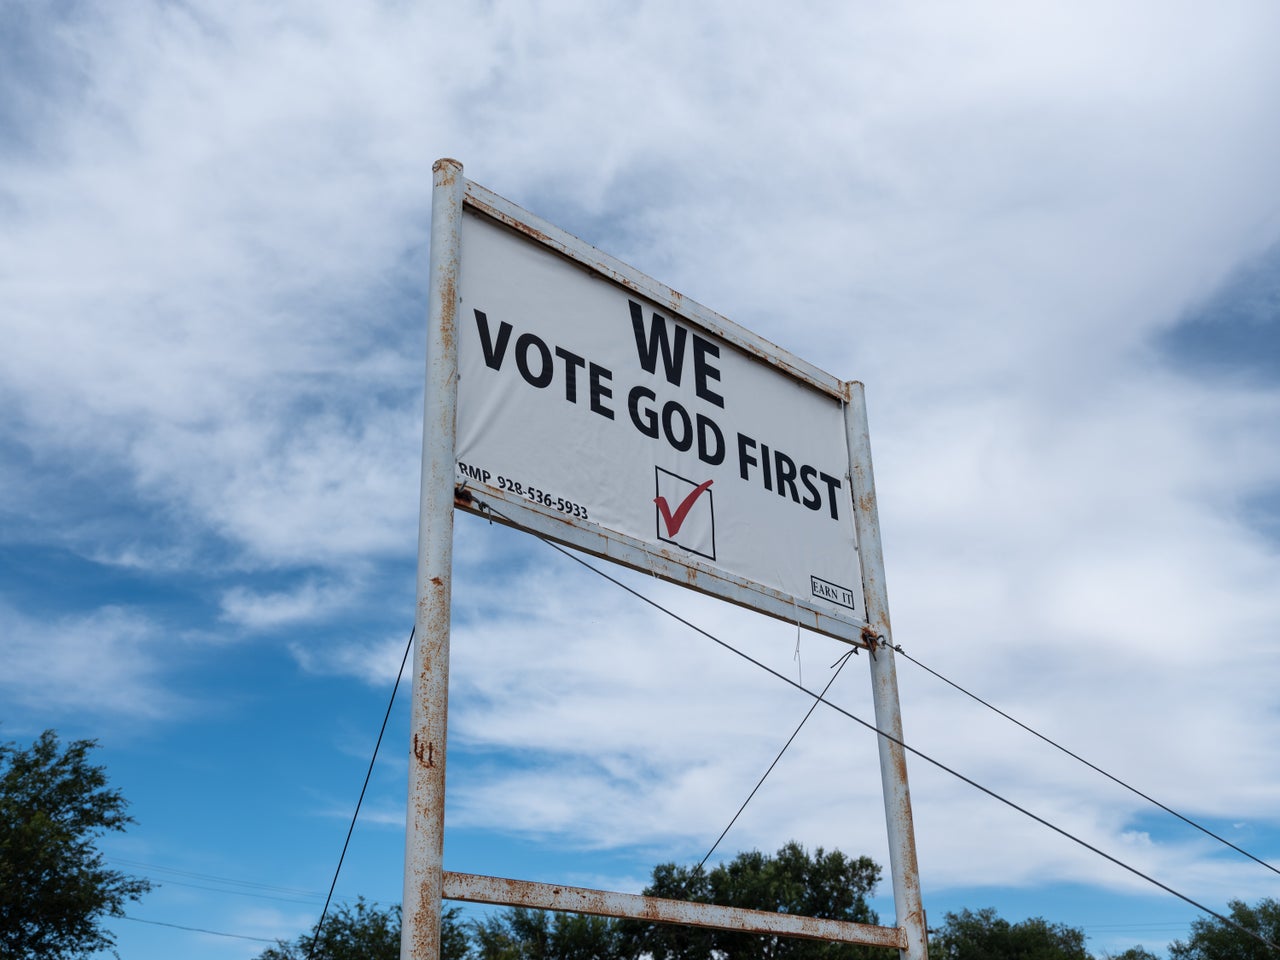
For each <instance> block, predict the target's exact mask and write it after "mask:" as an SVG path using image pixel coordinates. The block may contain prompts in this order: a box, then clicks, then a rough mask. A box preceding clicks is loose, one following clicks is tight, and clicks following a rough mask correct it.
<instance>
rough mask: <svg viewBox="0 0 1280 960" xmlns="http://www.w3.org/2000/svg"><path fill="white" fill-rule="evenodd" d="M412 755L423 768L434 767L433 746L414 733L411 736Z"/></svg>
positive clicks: (434, 753) (434, 748)
mask: <svg viewBox="0 0 1280 960" xmlns="http://www.w3.org/2000/svg"><path fill="white" fill-rule="evenodd" d="M413 755H414V757H416V758H417V761H418V762H419V763H420V764H422V765H423V766H426V767H434V766H435V765H436V747H435V744H434V743H431V742H430V741H429V740H427V741H424V740H422V739H421V738H420V737H419V736H418V734H416V733H415V734H414V735H413Z"/></svg>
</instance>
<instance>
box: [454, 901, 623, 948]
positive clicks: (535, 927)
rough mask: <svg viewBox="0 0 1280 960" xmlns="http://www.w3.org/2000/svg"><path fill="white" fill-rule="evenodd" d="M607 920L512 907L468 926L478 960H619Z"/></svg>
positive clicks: (613, 925) (617, 941) (613, 928)
mask: <svg viewBox="0 0 1280 960" xmlns="http://www.w3.org/2000/svg"><path fill="white" fill-rule="evenodd" d="M619 928H620V924H619V922H618V921H617V920H614V919H613V918H611V917H596V916H589V915H587V914H580V913H558V912H557V913H551V912H548V911H544V910H528V909H525V908H523V907H512V908H511V909H509V910H504V911H502V912H501V913H497V914H493V915H492V916H489V917H488V918H486V919H485V920H483V921H479V922H477V923H474V924H473V925H472V933H473V935H474V938H475V947H476V954H477V957H478V960H622V957H623V956H624V955H623V953H622V940H621V935H620V932H619Z"/></svg>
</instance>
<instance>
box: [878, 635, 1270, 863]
mask: <svg viewBox="0 0 1280 960" xmlns="http://www.w3.org/2000/svg"><path fill="white" fill-rule="evenodd" d="M893 649H894V650H896V651H897V652H898V653H900V654H902V655H903V656H904V657H906V658H907V659H908V660H910V661H911V662H912V663H914V664H915V665H916V666H917V667H919V668H920V669H921V670H924V671H925V672H926V673H931V674H933V675H934V676H935V677H937V678H938V679H939V680H941V681H942V682H943V683H946V684H949V685H950V686H952V687H954V688H955V689H957V690H959V691H960V692H961V693H963V694H964V695H965V696H966V697H969V698H970V699H972V700H976V701H977V702H978V703H980V704H982V705H983V706H984V707H986V708H987V709H988V710H992V711H994V712H996V713H998V714H1000V716H1002V717H1004V718H1005V719H1006V720H1008V721H1009V722H1010V723H1012V724H1016V725H1017V726H1019V727H1021V728H1022V729H1023V730H1025V731H1027V733H1029V734H1031V735H1032V736H1034V737H1038V738H1039V739H1041V740H1043V741H1044V742H1045V743H1047V744H1049V746H1051V747H1053V748H1054V749H1056V750H1061V751H1062V752H1063V753H1065V754H1066V755H1067V756H1068V757H1071V758H1072V759H1073V760H1078V761H1080V762H1081V763H1083V764H1084V765H1085V766H1086V767H1088V768H1089V769H1090V770H1092V771H1094V772H1095V773H1100V774H1102V776H1104V777H1106V778H1107V779H1108V780H1110V781H1112V782H1113V783H1118V784H1119V785H1120V786H1122V787H1124V788H1125V789H1126V790H1128V791H1129V792H1130V793H1133V794H1135V795H1136V796H1139V797H1141V798H1142V799H1143V800H1146V801H1147V802H1148V803H1151V804H1153V805H1155V806H1157V807H1159V808H1160V809H1161V810H1163V811H1164V812H1165V813H1167V814H1170V815H1171V816H1174V817H1177V818H1178V819H1179V820H1181V821H1182V822H1183V823H1185V824H1188V825H1189V826H1192V827H1195V828H1196V829H1197V830H1199V831H1200V832H1201V833H1203V834H1206V835H1207V836H1210V837H1212V838H1213V839H1215V840H1217V841H1218V842H1219V843H1222V844H1225V845H1226V846H1228V847H1230V848H1231V849H1232V850H1234V851H1236V853H1239V854H1242V855H1244V856H1246V857H1248V858H1249V859H1250V860H1252V861H1253V862H1254V863H1260V864H1262V866H1264V867H1266V868H1267V869H1268V870H1270V871H1271V872H1272V873H1275V874H1280V870H1277V869H1276V868H1275V867H1273V866H1272V865H1271V864H1269V863H1267V861H1265V860H1263V859H1262V858H1261V857H1255V856H1254V855H1253V854H1252V853H1250V852H1249V851H1248V850H1245V849H1243V848H1242V847H1238V846H1236V845H1235V844H1234V843H1232V842H1231V841H1230V840H1228V839H1226V838H1225V837H1220V836H1218V835H1217V834H1216V833H1214V832H1213V831H1212V830H1210V829H1209V828H1208V827H1205V826H1202V825H1201V824H1199V823H1196V821H1194V820H1192V819H1191V818H1190V817H1185V816H1183V815H1182V814H1180V813H1179V812H1178V811H1177V810H1174V809H1172V808H1171V807H1167V806H1165V805H1164V804H1163V803H1161V802H1160V801H1159V800H1157V799H1155V798H1154V797H1150V796H1148V795H1147V794H1145V793H1143V792H1142V791H1141V790H1139V789H1138V788H1137V787H1134V786H1132V785H1130V784H1128V783H1126V782H1125V781H1123V780H1121V779H1120V778H1119V777H1117V776H1115V775H1113V774H1111V773H1108V772H1107V771H1106V770H1103V769H1102V768H1101V767H1099V766H1097V765H1096V764H1093V763H1090V762H1089V761H1088V760H1086V759H1085V758H1084V757H1082V756H1080V755H1079V754H1077V753H1073V752H1072V751H1070V750H1068V749H1067V748H1066V747H1064V746H1062V744H1060V743H1057V742H1055V741H1053V740H1051V739H1050V738H1049V737H1046V736H1045V735H1044V734H1043V733H1040V732H1039V731H1038V730H1033V729H1032V728H1031V727H1029V726H1027V725H1026V724H1025V723H1023V722H1022V721H1021V720H1018V719H1017V718H1015V717H1011V716H1009V714H1007V713H1005V712H1004V711H1003V710H1001V709H1000V708H999V707H997V706H995V705H993V704H991V703H988V702H987V701H986V700H983V699H982V698H981V697H979V696H978V695H977V694H975V693H971V692H970V691H968V690H966V689H965V688H964V687H962V686H960V684H958V683H956V682H955V681H954V680H951V679H949V678H947V677H944V676H943V675H942V674H940V673H938V671H937V670H934V669H932V668H931V667H927V666H925V665H924V664H923V663H921V662H920V661H919V660H917V659H916V658H915V657H913V656H911V654H909V653H907V652H906V651H905V650H903V649H902V647H901V646H895V647H894V648H893Z"/></svg>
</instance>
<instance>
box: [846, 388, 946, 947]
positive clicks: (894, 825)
mask: <svg viewBox="0 0 1280 960" xmlns="http://www.w3.org/2000/svg"><path fill="white" fill-rule="evenodd" d="M847 387H848V394H849V402H848V405H847V406H846V407H845V429H846V431H847V432H848V437H849V479H850V486H851V493H852V494H853V517H854V525H855V528H856V530H857V534H858V553H859V556H860V557H861V559H862V583H863V591H864V595H865V597H866V603H867V623H868V625H869V627H870V631H871V634H872V635H873V636H874V637H875V638H876V639H875V641H873V643H872V646H871V651H870V653H871V656H869V657H868V658H867V659H868V660H869V661H870V664H871V692H872V697H873V700H874V703H875V715H876V727H877V728H879V729H880V730H881V731H883V732H884V733H887V734H889V735H890V736H891V737H894V738H896V740H897V742H894V740H890V739H888V738H886V737H877V739H878V740H879V743H880V781H881V784H882V789H883V793H884V813H885V823H886V826H887V827H888V831H889V871H890V873H891V874H892V877H893V906H894V911H895V913H896V915H897V923H898V926H899V927H900V928H901V929H902V930H903V932H904V933H905V934H906V940H907V945H906V947H905V948H904V949H903V950H901V951H900V954H901V956H902V957H903V958H905V960H928V951H929V946H928V932H927V930H926V927H925V916H924V904H923V902H922V901H921V897H920V867H919V865H918V863H917V862H916V839H915V826H914V823H913V821H912V817H911V791H910V789H909V788H908V785H907V752H906V750H905V749H903V747H902V740H903V737H902V708H901V705H900V704H899V702H898V672H897V668H896V666H895V665H894V659H893V656H894V655H893V632H892V630H891V628H890V626H889V595H888V592H887V591H886V589H885V582H884V553H883V550H882V548H881V544H880V516H879V511H878V510H877V508H876V483H875V477H874V476H873V474H872V471H871V438H870V433H869V432H868V429H867V405H866V398H865V396H864V392H863V386H862V384H861V383H859V382H857V381H856V380H855V381H851V382H850V383H849V384H848V385H847ZM869 639H870V638H869Z"/></svg>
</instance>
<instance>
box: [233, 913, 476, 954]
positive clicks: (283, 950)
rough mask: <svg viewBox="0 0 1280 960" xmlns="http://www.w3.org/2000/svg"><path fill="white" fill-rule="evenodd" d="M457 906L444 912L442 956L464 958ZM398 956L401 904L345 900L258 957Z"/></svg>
mask: <svg viewBox="0 0 1280 960" xmlns="http://www.w3.org/2000/svg"><path fill="white" fill-rule="evenodd" d="M458 914H459V910H458V908H457V907H446V908H445V909H444V911H443V912H442V914H441V918H440V919H441V929H440V957H441V960H464V958H465V957H466V956H467V951H468V948H469V943H468V940H467V933H466V930H465V929H463V927H462V924H461V922H460V921H459V920H458ZM308 957H310V958H312V960H399V958H400V905H399V904H395V905H394V906H390V907H387V908H386V909H385V910H380V909H378V907H376V906H372V905H370V904H368V903H366V902H365V899H364V897H360V898H359V899H357V900H356V902H355V905H354V906H350V905H347V904H343V905H342V906H340V907H338V908H337V909H336V910H334V911H333V912H332V913H330V914H329V915H328V916H326V917H325V918H324V924H323V925H320V924H317V925H316V926H314V927H312V928H311V932H310V933H304V934H302V935H301V936H300V937H298V939H297V940H295V941H293V942H292V943H286V942H285V941H283V940H282V941H280V942H279V943H278V944H276V945H275V946H274V947H268V948H267V949H266V950H264V951H263V952H262V953H260V954H259V955H258V958H257V960H307V958H308Z"/></svg>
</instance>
